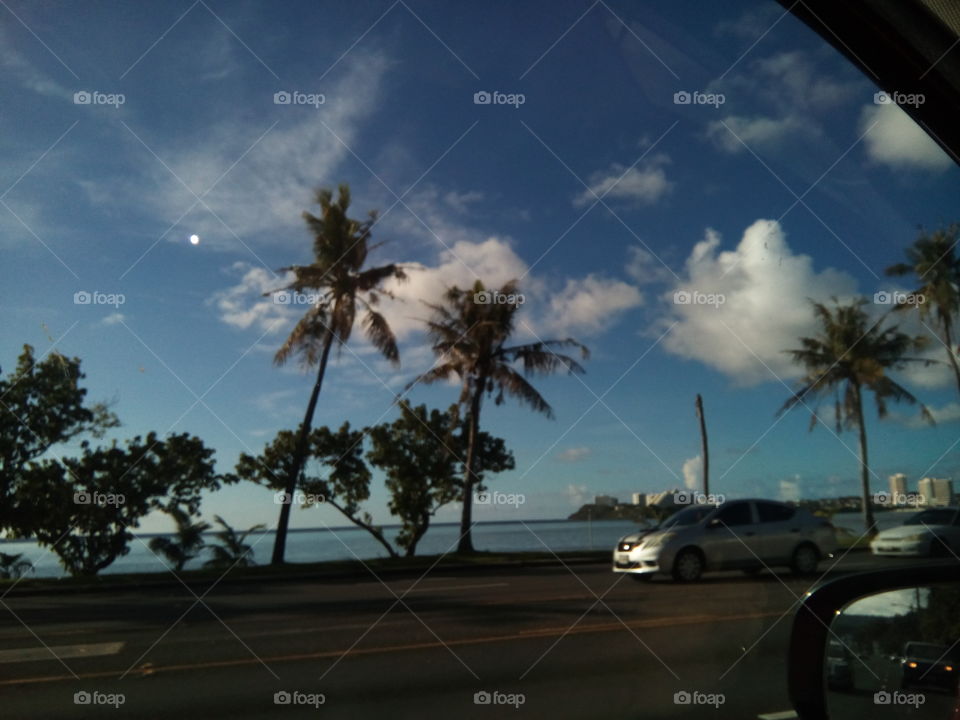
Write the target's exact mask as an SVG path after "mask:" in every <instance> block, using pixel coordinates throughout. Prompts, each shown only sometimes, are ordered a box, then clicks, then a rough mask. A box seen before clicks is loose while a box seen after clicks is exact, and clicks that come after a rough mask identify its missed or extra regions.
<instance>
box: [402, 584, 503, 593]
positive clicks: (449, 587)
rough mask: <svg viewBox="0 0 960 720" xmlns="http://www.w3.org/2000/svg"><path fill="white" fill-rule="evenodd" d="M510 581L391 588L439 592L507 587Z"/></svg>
mask: <svg viewBox="0 0 960 720" xmlns="http://www.w3.org/2000/svg"><path fill="white" fill-rule="evenodd" d="M509 585H510V583H505V582H497V583H478V584H476V585H445V586H443V587H413V588H411V589H410V590H404V589H403V588H393V589H394V590H396V591H397V592H402V593H417V592H440V591H441V590H474V589H476V588H494V587H508V586H509Z"/></svg>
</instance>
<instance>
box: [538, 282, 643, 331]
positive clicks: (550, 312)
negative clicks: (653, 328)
mask: <svg viewBox="0 0 960 720" xmlns="http://www.w3.org/2000/svg"><path fill="white" fill-rule="evenodd" d="M642 304H643V296H642V295H641V294H640V291H639V290H638V289H637V288H636V287H635V286H633V285H630V284H629V283H626V282H623V281H622V280H614V279H611V278H602V277H598V276H596V275H594V274H592V273H591V274H589V275H587V276H586V277H585V278H578V279H572V278H571V279H568V280H567V283H566V285H565V286H564V288H563V290H561V291H560V292H559V293H555V294H552V295H551V297H550V303H549V307H548V308H547V310H546V316H545V317H544V318H543V320H542V323H541V324H542V326H543V328H544V329H545V330H548V331H551V332H554V333H571V334H576V335H580V336H588V335H596V334H599V333H602V332H603V331H604V330H606V329H607V328H609V327H610V326H611V325H612V324H613V323H614V322H616V321H617V320H618V319H619V317H620V314H621V313H622V312H624V311H626V310H630V309H632V308H635V307H638V306H639V305H642Z"/></svg>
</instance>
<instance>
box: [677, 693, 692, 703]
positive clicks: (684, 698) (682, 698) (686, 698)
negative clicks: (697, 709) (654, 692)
mask: <svg viewBox="0 0 960 720" xmlns="http://www.w3.org/2000/svg"><path fill="white" fill-rule="evenodd" d="M690 701H691V696H690V693H688V692H687V691H686V690H678V691H677V692H675V693H674V694H673V704H674V705H689V704H690Z"/></svg>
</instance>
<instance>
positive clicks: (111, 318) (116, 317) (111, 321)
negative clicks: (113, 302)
mask: <svg viewBox="0 0 960 720" xmlns="http://www.w3.org/2000/svg"><path fill="white" fill-rule="evenodd" d="M126 319H127V316H126V315H124V314H123V313H121V312H115V313H110V314H109V315H107V316H106V317H105V318H104V319H103V320H101V321H100V324H101V325H108V326H109V325H119V324H120V323H122V322H123V321H124V320H126Z"/></svg>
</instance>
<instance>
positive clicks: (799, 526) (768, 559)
mask: <svg viewBox="0 0 960 720" xmlns="http://www.w3.org/2000/svg"><path fill="white" fill-rule="evenodd" d="M755 505H756V508H757V534H758V535H759V537H760V552H759V553H758V554H759V555H760V557H762V558H763V561H764V562H765V563H767V564H773V563H785V562H789V561H790V558H791V556H792V555H793V550H794V548H795V547H796V546H797V544H798V543H799V542H800V540H801V539H802V538H803V537H804V536H805V535H809V534H810V533H811V532H812V528H810V527H804V523H803V522H802V520H803V518H802V516H801V515H799V514H798V513H797V509H796V508H793V507H790V506H789V505H785V504H783V503H778V502H765V501H763V500H758V501H757V502H756V503H755Z"/></svg>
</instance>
